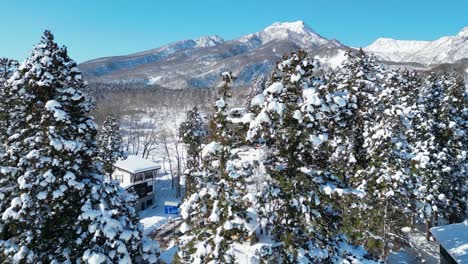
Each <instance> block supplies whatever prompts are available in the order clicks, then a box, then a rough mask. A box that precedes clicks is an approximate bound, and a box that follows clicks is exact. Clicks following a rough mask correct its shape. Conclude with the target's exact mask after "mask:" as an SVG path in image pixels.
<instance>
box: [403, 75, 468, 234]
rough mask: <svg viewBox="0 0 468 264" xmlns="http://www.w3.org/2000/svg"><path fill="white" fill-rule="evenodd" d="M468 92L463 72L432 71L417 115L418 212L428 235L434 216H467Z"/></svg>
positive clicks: (452, 219)
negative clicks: (467, 136) (467, 97)
mask: <svg viewBox="0 0 468 264" xmlns="http://www.w3.org/2000/svg"><path fill="white" fill-rule="evenodd" d="M466 102H467V101H466V92H465V90H464V82H463V79H462V78H461V77H459V76H448V75H437V74H435V73H431V74H429V75H428V76H427V77H426V79H425V81H424V83H423V84H422V86H421V90H420V93H419V96H418V97H417V100H416V107H415V108H416V109H417V111H416V113H415V117H414V118H413V122H412V125H413V128H414V130H415V133H414V134H413V138H412V143H413V144H412V147H413V155H414V157H413V161H414V170H415V171H416V172H417V173H418V174H419V178H420V181H421V184H420V186H419V189H418V196H419V197H418V198H419V201H420V206H419V209H420V210H419V212H420V215H421V217H422V218H423V219H424V220H425V221H426V226H427V238H429V232H428V230H429V227H430V226H431V225H432V224H431V222H432V219H433V217H436V219H435V220H436V223H435V224H437V218H438V217H439V216H443V217H444V218H446V219H447V220H449V222H458V221H461V220H463V219H464V217H466V201H467V199H468V198H467V195H468V194H467V190H466V182H467V177H466V175H467V173H466V154H464V153H466V131H467V130H466V123H467V115H466V104H467V103H466Z"/></svg>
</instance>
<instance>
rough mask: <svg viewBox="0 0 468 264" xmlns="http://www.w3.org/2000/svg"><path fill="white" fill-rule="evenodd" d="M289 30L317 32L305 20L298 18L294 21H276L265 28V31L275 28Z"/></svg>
mask: <svg viewBox="0 0 468 264" xmlns="http://www.w3.org/2000/svg"><path fill="white" fill-rule="evenodd" d="M281 29H283V30H289V31H292V32H295V33H300V34H301V33H302V34H303V33H315V32H314V30H312V28H310V27H309V26H308V25H307V24H306V23H304V21H302V20H298V21H294V22H275V23H273V24H272V25H270V26H268V27H267V28H265V30H264V31H275V30H281Z"/></svg>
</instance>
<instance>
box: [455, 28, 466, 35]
mask: <svg viewBox="0 0 468 264" xmlns="http://www.w3.org/2000/svg"><path fill="white" fill-rule="evenodd" d="M457 36H459V37H468V27H464V28H462V30H460V32H458V34H457Z"/></svg>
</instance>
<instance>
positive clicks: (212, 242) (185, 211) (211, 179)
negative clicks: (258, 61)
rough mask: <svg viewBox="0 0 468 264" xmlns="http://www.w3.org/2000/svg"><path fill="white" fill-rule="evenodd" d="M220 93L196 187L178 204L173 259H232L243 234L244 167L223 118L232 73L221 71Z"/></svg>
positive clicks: (228, 260) (217, 261)
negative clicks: (177, 246)
mask: <svg viewBox="0 0 468 264" xmlns="http://www.w3.org/2000/svg"><path fill="white" fill-rule="evenodd" d="M222 77H223V83H222V85H221V86H220V87H219V90H220V91H221V92H220V93H219V98H218V100H217V101H216V102H215V114H214V117H213V120H212V122H211V127H212V133H211V139H212V141H211V142H210V143H209V144H207V145H206V146H204V148H203V150H202V156H203V165H202V167H201V173H200V181H199V182H198V186H197V189H196V191H195V192H194V193H193V194H192V195H191V196H190V197H188V198H187V199H186V200H185V201H184V203H183V204H182V206H181V214H182V217H183V219H184V223H183V224H182V226H181V231H182V232H183V233H184V236H183V237H182V238H181V239H180V250H179V252H178V256H177V261H179V262H184V263H197V264H199V263H210V262H212V263H234V261H235V256H234V248H233V246H234V243H236V242H243V241H245V240H246V239H247V238H248V235H249V234H248V231H247V229H246V226H247V222H248V219H247V213H246V209H247V208H246V202H244V195H245V191H246V188H245V182H244V178H245V177H247V176H248V173H249V170H246V169H245V168H244V167H243V166H242V163H241V162H240V161H239V159H238V158H237V157H236V156H235V155H232V154H231V145H232V133H230V130H229V127H228V121H227V108H228V104H227V102H226V99H227V98H226V97H225V95H226V94H227V91H228V90H229V89H230V85H231V84H232V81H233V77H232V75H231V73H228V72H225V73H223V74H222Z"/></svg>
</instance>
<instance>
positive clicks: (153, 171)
mask: <svg viewBox="0 0 468 264" xmlns="http://www.w3.org/2000/svg"><path fill="white" fill-rule="evenodd" d="M160 169H161V167H160V166H159V165H157V164H155V163H153V162H151V161H149V160H146V159H143V158H141V157H139V156H136V155H129V156H128V157H127V158H126V159H124V160H119V161H117V162H116V163H115V164H114V172H113V173H112V176H111V177H112V179H113V180H117V181H119V182H120V185H121V186H122V187H123V188H125V189H127V190H128V191H131V192H133V193H135V194H136V195H137V196H138V202H137V204H136V205H135V210H136V211H141V210H145V209H146V208H149V207H151V206H152V205H153V204H154V198H155V193H154V182H155V178H156V176H157V174H158V171H159V170H160Z"/></svg>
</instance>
